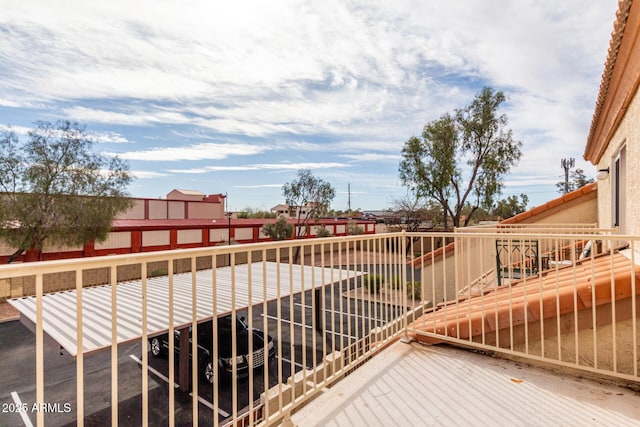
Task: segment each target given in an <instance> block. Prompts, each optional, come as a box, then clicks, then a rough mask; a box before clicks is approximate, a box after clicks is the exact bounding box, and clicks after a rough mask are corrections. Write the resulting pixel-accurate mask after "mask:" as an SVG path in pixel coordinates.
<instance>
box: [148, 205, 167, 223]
mask: <svg viewBox="0 0 640 427" xmlns="http://www.w3.org/2000/svg"><path fill="white" fill-rule="evenodd" d="M149 219H167V201H166V200H149Z"/></svg>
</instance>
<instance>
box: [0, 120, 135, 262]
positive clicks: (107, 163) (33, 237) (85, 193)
mask: <svg viewBox="0 0 640 427" xmlns="http://www.w3.org/2000/svg"><path fill="white" fill-rule="evenodd" d="M93 143H94V141H93V140H92V139H91V138H90V137H89V136H88V135H87V134H86V133H85V129H84V127H80V126H79V125H78V123H75V122H69V121H59V122H57V123H55V125H54V124H51V123H49V122H37V123H36V127H35V128H34V129H33V130H31V131H30V132H29V134H28V138H27V140H26V141H24V142H23V141H21V140H20V139H19V138H18V137H17V136H16V135H15V133H14V132H12V131H11V130H10V129H9V130H5V131H3V132H2V134H0V189H1V191H2V192H3V194H2V196H1V197H2V209H1V210H0V224H1V227H0V239H2V240H3V241H5V242H6V243H7V244H8V245H9V246H11V247H14V248H16V251H15V252H14V253H13V254H12V255H11V257H10V258H9V262H12V261H13V260H15V259H16V258H17V257H18V256H20V255H21V254H22V253H23V252H25V251H27V250H35V251H38V252H39V251H41V250H42V247H43V244H44V243H45V241H46V242H48V243H51V244H58V245H70V246H75V245H82V244H85V243H86V242H88V241H91V240H95V241H103V240H104V239H106V237H107V234H108V233H109V230H110V229H111V222H112V220H113V219H114V218H115V217H116V215H117V214H118V213H119V212H122V211H124V210H126V209H128V208H129V206H130V203H131V202H130V200H129V199H128V198H127V193H126V192H125V189H126V186H127V185H128V184H129V182H130V181H131V179H132V177H131V174H130V173H129V170H128V165H127V164H126V163H124V162H123V161H122V160H120V159H119V158H117V157H105V156H102V155H98V154H95V153H93V152H92V151H91V148H92V145H93Z"/></svg>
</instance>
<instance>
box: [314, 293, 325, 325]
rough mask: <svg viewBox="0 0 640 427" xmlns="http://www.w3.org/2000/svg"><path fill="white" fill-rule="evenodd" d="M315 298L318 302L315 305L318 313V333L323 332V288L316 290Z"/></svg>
mask: <svg viewBox="0 0 640 427" xmlns="http://www.w3.org/2000/svg"><path fill="white" fill-rule="evenodd" d="M314 293H315V295H314V298H315V301H316V304H315V312H316V330H317V331H318V332H323V329H322V312H323V308H324V301H323V300H322V287H320V288H316V289H315V290H314Z"/></svg>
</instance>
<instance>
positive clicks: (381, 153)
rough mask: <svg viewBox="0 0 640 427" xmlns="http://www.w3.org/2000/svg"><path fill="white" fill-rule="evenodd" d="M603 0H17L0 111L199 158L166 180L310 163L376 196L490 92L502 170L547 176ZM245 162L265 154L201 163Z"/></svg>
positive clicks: (604, 22)
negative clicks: (436, 128)
mask: <svg viewBox="0 0 640 427" xmlns="http://www.w3.org/2000/svg"><path fill="white" fill-rule="evenodd" d="M616 6H617V1H616V0H601V1H598V2H593V3H592V4H591V3H590V4H589V6H588V7H585V6H584V2H582V1H579V0H566V1H564V2H560V3H558V2H557V1H555V0H522V1H520V2H512V1H509V0H495V1H492V2H487V1H486V0H468V1H465V2H446V3H442V2H425V1H417V0H396V1H393V2H388V1H384V0H379V1H364V0H349V1H346V2H342V1H338V0H328V1H325V2H311V1H307V0H285V1H282V2H276V3H273V2H260V1H249V2H242V3H233V2H225V3H216V2H209V1H205V0H199V1H193V2H190V3H189V6H188V7H187V6H185V5H184V4H181V3H175V2H153V1H150V0H145V1H139V2H136V3H135V4H131V3H129V2H124V1H121V0H113V1H110V2H83V1H79V0H76V1H69V2H65V5H64V7H61V6H60V4H59V2H56V1H53V2H41V1H36V0H23V1H20V2H12V3H11V7H5V8H3V13H2V15H1V16H0V32H1V33H2V34H3V37H2V38H0V57H1V58H2V61H0V74H2V76H3V78H2V79H1V80H0V93H1V94H2V98H1V99H0V108H2V109H3V111H5V110H6V111H13V110H21V109H25V110H26V111H29V112H30V113H34V114H44V115H45V116H46V117H51V116H53V115H55V114H60V112H62V113H63V114H64V115H65V116H66V117H68V118H70V119H73V120H78V121H81V122H86V123H88V124H89V128H90V126H91V124H92V123H99V124H101V125H109V126H111V127H112V128H113V129H114V133H113V134H112V135H111V137H109V136H105V137H104V138H106V139H105V140H109V138H111V140H109V142H115V143H117V142H122V143H124V142H127V141H133V142H132V143H133V144H135V146H134V147H135V148H134V149H131V150H129V151H127V152H125V153H122V154H121V156H122V157H125V158H128V159H130V160H131V161H133V162H136V161H171V160H189V161H193V162H199V163H197V164H189V165H186V166H185V169H184V170H180V171H175V172H179V173H180V174H192V175H195V174H203V173H207V172H211V171H217V172H235V171H247V172H250V171H264V170H289V169H288V168H287V167H286V166H283V165H284V164H289V165H292V167H291V169H298V168H300V166H298V165H305V164H311V165H315V166H314V167H312V168H320V167H322V166H321V165H325V166H324V169H325V170H326V172H328V173H329V172H331V171H336V172H339V173H336V174H335V175H333V178H334V179H335V180H336V181H337V182H341V183H344V181H345V180H346V179H347V177H349V179H350V180H351V182H358V181H359V182H362V183H364V182H366V183H370V182H376V183H379V184H381V185H382V184H386V185H387V186H389V187H390V186H391V184H395V183H396V181H397V168H396V167H391V166H390V165H391V164H392V163H393V162H394V161H397V160H398V154H399V153H400V150H401V148H402V145H403V143H404V141H406V140H407V139H408V138H409V137H411V136H412V135H418V134H419V133H420V132H421V129H422V127H423V125H424V124H425V123H427V122H428V121H430V120H433V119H435V118H437V117H438V116H440V115H441V114H443V113H445V112H452V111H453V110H454V109H455V108H459V107H463V106H464V105H466V104H467V103H468V102H470V101H471V99H472V98H473V96H474V95H475V93H477V91H478V90H479V88H480V87H481V86H483V85H492V86H494V87H496V88H497V89H501V90H504V91H505V92H506V93H507V94H508V95H509V102H508V105H506V112H507V113H508V115H509V118H510V125H511V127H512V128H513V130H514V136H515V137H516V138H517V139H521V140H523V141H524V143H525V153H524V156H523V158H522V160H521V162H520V164H519V165H518V167H517V168H516V174H522V175H527V176H530V175H533V174H535V173H540V175H541V176H550V177H551V176H553V175H554V174H555V173H556V172H558V173H559V171H556V169H558V168H557V167H556V166H555V164H556V163H559V158H561V157H576V159H577V163H578V158H579V157H581V154H582V149H583V147H584V142H585V140H586V136H587V132H588V128H589V123H590V119H591V115H592V113H593V106H594V104H595V97H596V94H597V90H598V85H599V82H600V75H601V73H602V64H603V62H604V60H605V57H606V51H607V48H608V42H609V34H610V32H611V29H612V23H613V20H614V18H615V16H614V13H615V10H616ZM123 10H126V11H127V13H123V12H122V11H123ZM29 108H31V109H33V112H31V111H30V110H27V109H29ZM22 113H24V112H22ZM24 114H25V116H26V115H27V113H24ZM8 117H10V116H8ZM34 117H36V118H39V117H37V116H34ZM29 121H32V120H31V119H30V120H29ZM21 124H24V123H21ZM129 131H131V133H129ZM119 138H122V139H121V140H120V139H119ZM150 138H154V141H171V142H170V144H171V146H170V147H162V146H150V145H149V141H147V140H148V139H150ZM185 141H186V142H185ZM201 141H213V144H212V145H207V143H205V142H201ZM221 141H226V142H224V143H223V142H221ZM247 141H248V142H247ZM154 144H155V145H158V144H160V143H154ZM182 145H185V146H184V147H183V146H182ZM241 155H262V156H265V158H264V159H260V160H258V161H257V162H255V163H254V160H253V159H252V160H250V161H248V162H247V163H248V165H240V166H237V165H232V164H231V165H227V164H224V165H210V164H206V161H207V160H219V159H225V158H229V157H230V156H241ZM276 156H277V157H276ZM336 159H352V160H353V162H362V165H365V164H366V162H376V165H375V167H376V170H375V172H376V173H377V174H378V175H382V176H381V179H380V180H379V181H376V180H375V178H374V174H369V173H368V171H364V172H363V170H364V169H365V167H362V168H360V171H359V172H355V173H354V174H353V175H351V174H346V173H344V172H346V171H347V170H348V169H346V168H347V167H348V165H349V164H347V163H340V162H336V161H335V160H336ZM579 164H580V165H582V163H579ZM260 165H262V166H260ZM267 165H277V166H276V168H275V169H270V167H268V166H267ZM302 167H304V166H302ZM384 167H386V169H384ZM141 168H142V169H145V168H146V166H142V167H141ZM354 169H357V168H352V169H351V170H354ZM542 171H544V172H542ZM169 172H173V171H169ZM222 175H223V174H220V176H222ZM234 176H235V175H234ZM223 182H224V181H222V178H221V181H220V185H228V186H231V185H236V184H237V183H236V182H235V181H232V182H224V184H223ZM254 182H255V180H254ZM390 183H391V184H390ZM371 185H373V184H371ZM376 188H387V187H386V186H385V187H380V186H379V187H376ZM376 191H377V190H376ZM370 193H371V192H370ZM378 196H379V195H378Z"/></svg>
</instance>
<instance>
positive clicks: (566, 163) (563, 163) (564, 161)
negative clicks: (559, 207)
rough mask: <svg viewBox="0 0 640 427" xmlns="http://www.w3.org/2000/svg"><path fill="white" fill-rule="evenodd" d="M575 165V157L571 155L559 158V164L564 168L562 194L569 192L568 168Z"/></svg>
mask: <svg viewBox="0 0 640 427" xmlns="http://www.w3.org/2000/svg"><path fill="white" fill-rule="evenodd" d="M575 165H576V159H574V158H573V157H571V158H569V159H562V160H560V166H561V167H562V168H563V169H564V194H567V193H568V192H569V169H571V168H572V167H574V166H575Z"/></svg>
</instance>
